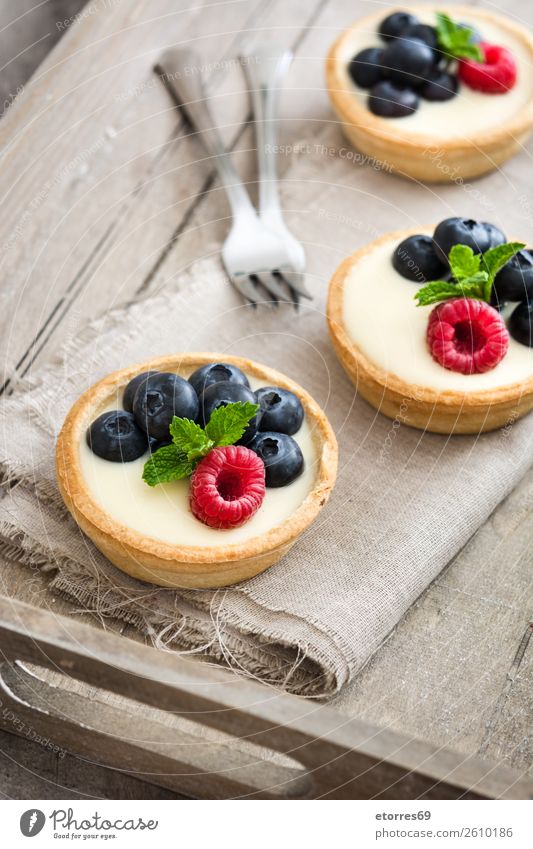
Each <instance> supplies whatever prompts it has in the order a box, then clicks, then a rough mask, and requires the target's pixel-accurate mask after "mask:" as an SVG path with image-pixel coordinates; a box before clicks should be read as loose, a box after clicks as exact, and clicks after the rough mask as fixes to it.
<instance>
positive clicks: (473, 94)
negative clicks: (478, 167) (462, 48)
mask: <svg viewBox="0 0 533 849" xmlns="http://www.w3.org/2000/svg"><path fill="white" fill-rule="evenodd" d="M451 14H452V16H453V7H452V8H451ZM416 16H417V17H418V18H419V19H420V21H421V22H422V23H427V24H432V25H434V24H435V20H436V19H435V14H433V13H431V12H428V11H426V12H420V11H419V10H418V9H417V10H416ZM454 17H455V16H454ZM465 22H466V23H469V24H471V25H472V26H473V27H476V28H477V29H479V31H480V33H481V36H482V38H483V40H484V41H488V42H490V43H492V44H499V45H501V46H502V47H507V48H508V49H509V50H511V52H512V53H513V56H514V58H515V61H516V65H517V71H518V73H517V80H516V83H515V85H514V87H513V88H512V89H511V90H510V91H508V92H506V93H505V94H483V93H482V92H479V91H474V90H473V89H471V88H469V87H468V86H466V85H464V83H461V82H459V91H458V93H457V94H456V96H455V97H452V98H451V100H446V101H443V102H440V103H435V102H429V101H427V100H423V98H420V104H419V106H418V109H417V111H416V112H413V114H412V115H407V116H406V117H404V118H383V119H381V120H382V121H383V123H384V124H386V123H390V124H391V127H392V126H394V125H396V122H399V125H400V126H401V128H402V131H405V132H407V133H422V134H424V135H428V136H434V137H435V138H436V139H437V140H439V139H440V140H442V141H444V140H446V139H451V138H468V137H469V136H472V135H475V134H477V133H479V132H480V131H483V130H489V129H495V128H504V126H505V122H506V121H507V120H509V119H510V118H511V117H512V116H514V115H516V114H517V113H519V112H520V111H521V110H522V109H523V108H524V107H525V106H526V105H528V104H529V102H530V101H531V98H532V97H533V73H532V70H531V54H530V52H529V51H528V49H527V47H526V46H525V44H523V43H522V42H521V41H519V40H518V39H517V38H516V37H514V36H513V34H512V33H509V32H507V31H506V30H504V29H500V28H499V27H498V26H496V25H495V24H494V23H492V22H489V21H486V20H485V19H484V18H481V17H479V18H478V17H476V14H475V10H474V9H472V12H471V13H470V12H469V13H468V19H465ZM384 46H385V43H384V42H383V41H382V40H381V39H380V37H379V35H378V33H377V30H374V31H372V32H368V31H363V30H357V29H356V30H353V31H351V32H350V33H349V34H347V36H346V38H345V39H344V41H343V43H342V47H341V52H340V55H339V61H340V62H341V63H342V73H343V77H344V80H345V82H346V87H347V89H348V90H349V91H351V92H352V93H353V96H354V97H355V98H357V100H358V101H359V102H360V103H361V104H362V105H363V106H365V108H368V106H367V100H368V90H367V89H362V88H359V87H358V86H356V85H355V83H354V82H353V80H352V79H351V77H350V75H349V73H348V64H349V62H350V60H351V59H352V58H353V57H354V56H355V54H356V53H359V51H360V50H363V49H364V48H365V47H384ZM369 114H372V113H370V112H369ZM373 117H375V118H376V117H379V116H374V115H373Z"/></svg>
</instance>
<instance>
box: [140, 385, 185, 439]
mask: <svg viewBox="0 0 533 849" xmlns="http://www.w3.org/2000/svg"><path fill="white" fill-rule="evenodd" d="M198 408H199V404H198V396H197V394H196V392H195V391H194V389H193V388H192V386H191V384H190V383H189V382H188V381H187V380H184V379H183V377H180V376H179V375H178V374H172V373H171V372H157V374H154V375H152V376H151V377H148V378H147V379H146V380H144V381H143V382H142V383H141V385H140V386H139V387H138V389H137V392H136V393H135V397H134V399H133V414H134V416H135V420H136V422H137V424H138V425H139V427H141V428H142V429H143V430H145V431H146V433H147V434H148V436H150V437H152V438H153V439H157V440H166V439H168V434H169V427H170V424H171V422H172V418H173V416H179V417H180V418H186V419H192V420H193V421H194V420H195V419H196V418H197V416H198Z"/></svg>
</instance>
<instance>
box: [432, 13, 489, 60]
mask: <svg viewBox="0 0 533 849" xmlns="http://www.w3.org/2000/svg"><path fill="white" fill-rule="evenodd" d="M436 30H437V43H438V46H439V47H440V49H441V50H442V52H443V53H445V54H446V55H447V56H448V58H449V59H474V60H475V61H476V62H484V61H485V57H484V55H483V51H482V50H481V48H480V47H479V45H477V44H476V43H475V42H474V41H473V38H472V37H473V33H474V31H473V29H471V27H468V26H464V25H461V24H457V23H455V21H453V20H452V19H451V18H450V16H449V15H447V14H446V13H445V12H437V25H436Z"/></svg>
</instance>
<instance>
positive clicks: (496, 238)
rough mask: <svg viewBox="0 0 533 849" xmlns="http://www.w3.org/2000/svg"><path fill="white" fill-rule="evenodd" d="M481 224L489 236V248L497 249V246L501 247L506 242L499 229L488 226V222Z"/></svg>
mask: <svg viewBox="0 0 533 849" xmlns="http://www.w3.org/2000/svg"><path fill="white" fill-rule="evenodd" d="M481 223H482V224H483V227H484V228H485V230H486V231H487V233H488V234H489V240H490V247H491V248H497V247H498V245H503V244H504V243H505V242H506V241H507V236H506V235H505V233H503V232H502V231H501V230H500V228H499V227H496V226H495V225H494V224H490V223H489V222H488V221H482V222H481Z"/></svg>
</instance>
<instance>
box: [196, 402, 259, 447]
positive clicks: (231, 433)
mask: <svg viewBox="0 0 533 849" xmlns="http://www.w3.org/2000/svg"><path fill="white" fill-rule="evenodd" d="M258 409H259V404H251V403H250V402H249V401H245V402H244V403H243V402H242V401H237V402H236V403H235V404H227V405H226V406H225V407H219V408H218V410H214V411H213V413H212V414H211V418H210V419H209V422H208V424H207V427H206V429H205V432H206V434H207V436H208V437H209V439H211V440H212V441H213V443H214V444H215V445H233V444H234V443H235V442H238V441H239V439H240V438H241V436H242V435H243V433H244V431H245V430H246V427H247V425H248V422H249V421H250V419H253V417H254V416H255V414H256V413H257V411H258Z"/></svg>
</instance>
